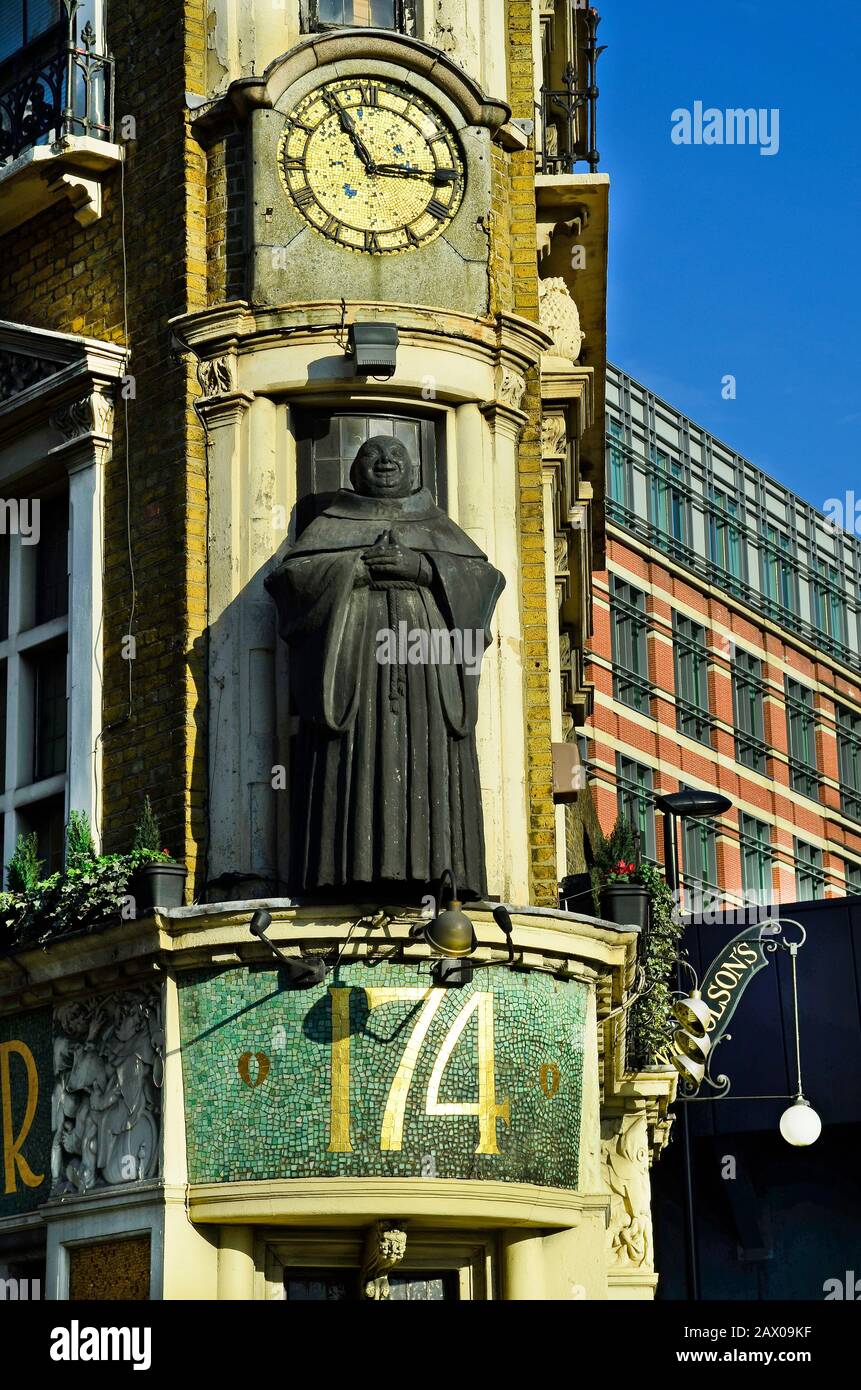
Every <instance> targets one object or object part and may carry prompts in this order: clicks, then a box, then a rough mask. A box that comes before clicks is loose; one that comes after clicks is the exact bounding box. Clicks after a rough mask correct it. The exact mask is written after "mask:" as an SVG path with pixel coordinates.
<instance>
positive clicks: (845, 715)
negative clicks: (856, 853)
mask: <svg viewBox="0 0 861 1390" xmlns="http://www.w3.org/2000/svg"><path fill="white" fill-rule="evenodd" d="M834 716H835V723H836V726H837V766H838V770H839V771H838V775H839V779H840V809H841V811H842V812H843V815H844V816H848V817H849V819H850V820H857V821H861V714H856V713H855V711H854V710H850V709H847V708H846V707H845V706H844V705H839V704H838V705H835V709H834Z"/></svg>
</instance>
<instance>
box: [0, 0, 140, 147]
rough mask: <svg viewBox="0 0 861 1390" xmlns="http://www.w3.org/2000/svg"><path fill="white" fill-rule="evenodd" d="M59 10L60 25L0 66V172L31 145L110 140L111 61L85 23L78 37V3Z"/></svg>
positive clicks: (70, 2) (73, 1) (74, 0)
mask: <svg viewBox="0 0 861 1390" xmlns="http://www.w3.org/2000/svg"><path fill="white" fill-rule="evenodd" d="M63 8H64V9H65V11H66V18H65V20H64V21H63V23H62V24H59V25H57V26H56V28H55V29H52V30H51V31H50V33H48V34H45V35H43V36H42V39H41V40H40V41H39V42H37V43H35V44H31V45H28V47H27V48H26V49H24V50H22V51H21V52H20V53H18V54H15V55H14V56H13V57H12V58H10V59H8V60H7V62H5V63H4V64H3V65H2V66H0V170H2V168H3V167H4V166H5V165H6V164H9V163H11V162H12V161H13V160H14V159H17V158H18V156H19V155H20V154H22V153H23V151H24V150H26V149H29V148H30V147H31V146H33V145H38V144H42V143H45V142H48V141H50V142H52V143H53V142H55V141H58V140H62V139H65V138H67V137H69V136H73V135H89V136H93V137H95V138H97V139H104V140H110V138H111V135H112V115H111V102H112V77H113V59H112V58H111V57H110V56H108V55H107V54H104V53H97V52H96V34H95V30H94V29H93V26H92V25H91V24H90V23H89V22H88V23H87V24H86V25H85V26H84V28H83V30H82V31H81V33H80V35H78V34H77V22H76V21H77V13H78V10H79V9H80V0H63Z"/></svg>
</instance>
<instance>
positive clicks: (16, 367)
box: [0, 349, 65, 401]
mask: <svg viewBox="0 0 861 1390" xmlns="http://www.w3.org/2000/svg"><path fill="white" fill-rule="evenodd" d="M64 366H65V363H64V362H53V361H50V360H49V359H47V358H44V357H31V356H30V354H29V353H26V352H8V351H6V350H5V349H4V350H3V351H0V401H8V400H11V398H12V397H13V396H17V394H18V392H19V391H26V390H27V388H28V387H29V386H35V385H36V383H37V382H38V381H45V379H46V378H47V377H49V376H54V375H55V373H56V372H61V371H62V370H63V367H64Z"/></svg>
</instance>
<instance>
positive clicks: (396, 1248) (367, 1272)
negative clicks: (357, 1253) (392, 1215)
mask: <svg viewBox="0 0 861 1390" xmlns="http://www.w3.org/2000/svg"><path fill="white" fill-rule="evenodd" d="M406 1252H407V1233H406V1231H402V1230H401V1229H400V1228H399V1227H397V1226H395V1225H393V1224H391V1223H388V1222H385V1221H375V1222H374V1224H373V1226H371V1228H370V1230H369V1231H368V1234H367V1237H366V1239H365V1249H364V1254H363V1256H362V1278H361V1289H362V1298H365V1299H370V1300H372V1301H373V1302H380V1301H382V1300H383V1299H386V1298H388V1297H389V1280H388V1272H389V1270H390V1269H394V1267H395V1265H397V1264H400V1262H401V1260H402V1259H403V1258H404V1255H405V1254H406Z"/></svg>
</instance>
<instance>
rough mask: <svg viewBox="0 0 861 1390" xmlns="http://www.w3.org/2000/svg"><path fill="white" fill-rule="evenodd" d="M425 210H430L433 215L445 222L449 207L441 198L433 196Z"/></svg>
mask: <svg viewBox="0 0 861 1390" xmlns="http://www.w3.org/2000/svg"><path fill="white" fill-rule="evenodd" d="M425 212H429V213H430V215H431V217H435V218H436V219H437V220H438V221H439V222H444V221H445V219H446V218H447V217H448V208H447V207H446V206H445V204H444V203H441V202H440V200H439V198H431V200H430V202H429V203H428V205H427V207H426V208H425Z"/></svg>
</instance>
